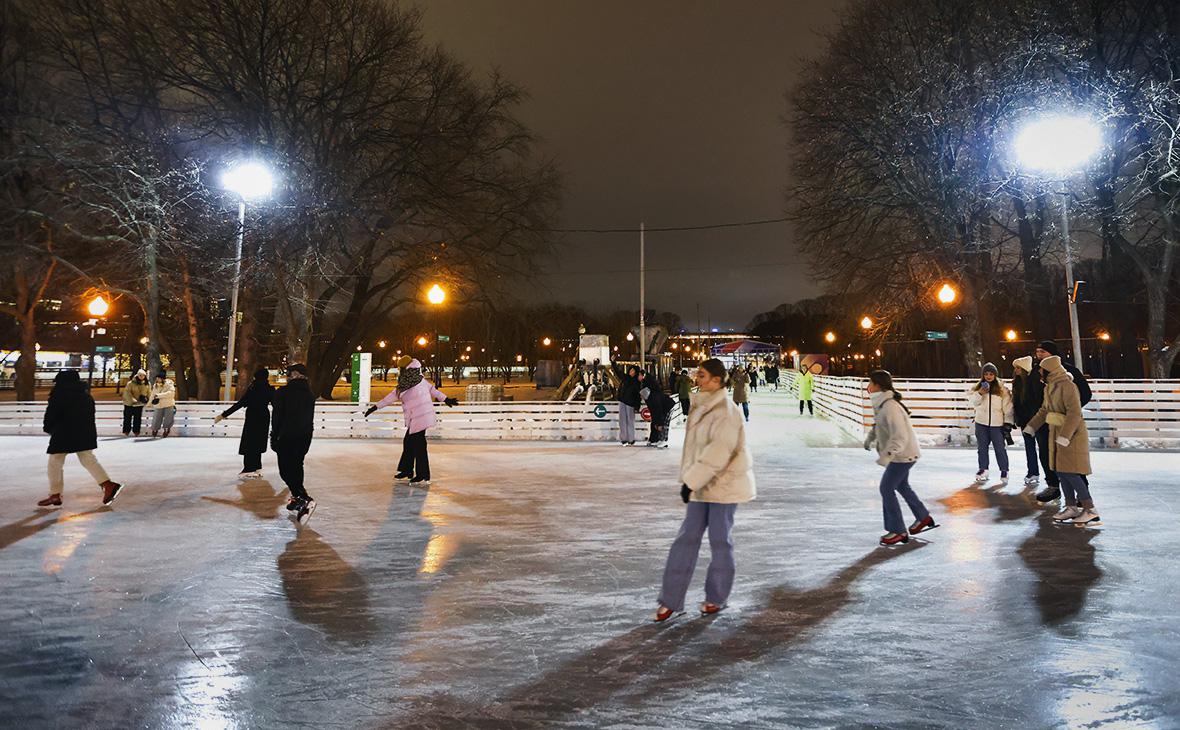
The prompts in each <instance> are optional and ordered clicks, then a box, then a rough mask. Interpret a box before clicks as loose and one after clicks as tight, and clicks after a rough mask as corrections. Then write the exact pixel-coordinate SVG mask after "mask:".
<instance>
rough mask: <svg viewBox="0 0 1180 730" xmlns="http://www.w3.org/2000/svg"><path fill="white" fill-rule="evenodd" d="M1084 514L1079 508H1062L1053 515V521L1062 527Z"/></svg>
mask: <svg viewBox="0 0 1180 730" xmlns="http://www.w3.org/2000/svg"><path fill="white" fill-rule="evenodd" d="M1083 512H1085V510H1083V509H1082V508H1081V507H1062V508H1061V511H1060V512H1058V513H1057V514H1055V515H1053V521H1054V522H1056V523H1058V524H1060V525H1064V524H1066V523H1067V522H1073V521H1074V519H1075V518H1077V517H1080V516H1081V515H1082V513H1083Z"/></svg>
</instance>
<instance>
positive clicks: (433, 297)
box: [426, 284, 447, 304]
mask: <svg viewBox="0 0 1180 730" xmlns="http://www.w3.org/2000/svg"><path fill="white" fill-rule="evenodd" d="M446 299H447V293H446V292H445V291H443V288H442V287H441V286H439V285H438V284H435V285H434V286H432V287H430V291H428V292H426V301H428V302H430V303H431V304H442V303H443V302H445V301H446Z"/></svg>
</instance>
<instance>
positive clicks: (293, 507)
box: [287, 497, 299, 512]
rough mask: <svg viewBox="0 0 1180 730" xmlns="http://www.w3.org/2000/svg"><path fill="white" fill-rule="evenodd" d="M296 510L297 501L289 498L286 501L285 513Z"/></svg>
mask: <svg viewBox="0 0 1180 730" xmlns="http://www.w3.org/2000/svg"><path fill="white" fill-rule="evenodd" d="M297 509H299V500H298V499H295V498H294V497H291V498H290V499H288V500H287V511H288V512H294V511H295V510H297Z"/></svg>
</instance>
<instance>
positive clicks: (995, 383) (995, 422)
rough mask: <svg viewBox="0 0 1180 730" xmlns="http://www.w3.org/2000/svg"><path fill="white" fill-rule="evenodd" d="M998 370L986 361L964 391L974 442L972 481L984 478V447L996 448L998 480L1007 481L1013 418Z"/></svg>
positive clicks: (1010, 396) (985, 453) (979, 481)
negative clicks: (971, 412) (972, 413)
mask: <svg viewBox="0 0 1180 730" xmlns="http://www.w3.org/2000/svg"><path fill="white" fill-rule="evenodd" d="M999 376H1000V371H999V370H998V369H997V368H996V366H995V365H992V364H991V363H990V362H989V363H987V364H985V365H984V366H983V374H982V375H981V376H980V378H979V382H978V383H976V384H975V385H973V386H972V387H971V390H969V391H967V398H968V400H970V401H971V407H972V408H974V409H975V443H976V446H977V451H978V454H979V471H977V472H975V481H976V483H978V484H983V483H984V482H986V481H987V468H988V446H989V445H990V446H991V447H992V448H994V449H995V450H996V463H997V464H999V465H1000V481H1002V482H1003V483H1004V484H1007V483H1008V450H1007V448H1005V446H1004V441H1005V440H1006V438H1011V433H1010V432H1011V430H1012V429H1013V428H1014V426H1013V425H1012V423H1013V421H1014V420H1015V417H1014V416H1013V415H1012V393H1011V392H1009V391H1008V389H1007V388H1005V387H1004V384H1003V383H1002V382H1000V377H999Z"/></svg>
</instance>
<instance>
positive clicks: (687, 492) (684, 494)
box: [680, 484, 692, 504]
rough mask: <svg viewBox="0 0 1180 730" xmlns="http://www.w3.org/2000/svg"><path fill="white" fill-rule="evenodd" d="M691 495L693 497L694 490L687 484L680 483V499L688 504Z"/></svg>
mask: <svg viewBox="0 0 1180 730" xmlns="http://www.w3.org/2000/svg"><path fill="white" fill-rule="evenodd" d="M690 497H692V490H691V489H689V488H688V485H687V484H681V485H680V499H682V500H684V503H685V504H688V501H689V498H690Z"/></svg>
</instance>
